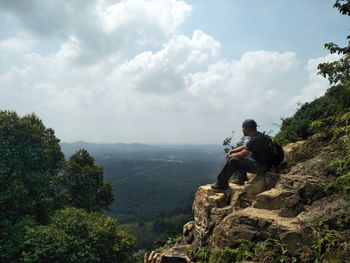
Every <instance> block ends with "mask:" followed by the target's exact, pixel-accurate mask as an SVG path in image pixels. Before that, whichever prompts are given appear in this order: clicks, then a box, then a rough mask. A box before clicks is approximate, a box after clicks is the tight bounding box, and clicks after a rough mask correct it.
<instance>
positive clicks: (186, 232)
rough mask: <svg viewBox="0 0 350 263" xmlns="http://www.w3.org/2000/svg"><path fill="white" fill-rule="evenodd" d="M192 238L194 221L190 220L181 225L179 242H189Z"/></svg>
mask: <svg viewBox="0 0 350 263" xmlns="http://www.w3.org/2000/svg"><path fill="white" fill-rule="evenodd" d="M193 239H194V221H190V222H188V223H186V224H185V225H184V226H183V230H182V239H181V241H180V243H181V244H191V243H192V242H193Z"/></svg>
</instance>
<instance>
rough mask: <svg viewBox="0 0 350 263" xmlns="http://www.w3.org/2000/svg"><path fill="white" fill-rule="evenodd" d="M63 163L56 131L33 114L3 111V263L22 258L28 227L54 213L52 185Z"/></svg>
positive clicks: (0, 217)
mask: <svg viewBox="0 0 350 263" xmlns="http://www.w3.org/2000/svg"><path fill="white" fill-rule="evenodd" d="M63 162H64V156H63V153H62V152H61V149H60V145H59V140H58V139H57V138H56V137H55V134H54V131H53V130H52V129H48V128H46V127H45V126H44V124H43V122H42V121H41V120H40V119H39V118H38V117H37V116H35V115H34V114H30V115H26V116H24V117H19V116H18V115H17V114H16V113H15V112H13V111H0V251H1V253H0V261H1V262H10V261H11V262H13V261H14V259H15V258H19V253H20V247H21V244H22V239H23V235H24V233H25V227H26V226H27V225H33V224H35V223H36V222H39V223H45V222H47V221H48V219H49V217H50V214H51V213H52V212H53V210H54V207H53V198H52V196H51V189H50V181H51V180H52V178H54V177H55V176H56V175H57V173H58V171H59V170H60V168H61V167H62V165H63Z"/></svg>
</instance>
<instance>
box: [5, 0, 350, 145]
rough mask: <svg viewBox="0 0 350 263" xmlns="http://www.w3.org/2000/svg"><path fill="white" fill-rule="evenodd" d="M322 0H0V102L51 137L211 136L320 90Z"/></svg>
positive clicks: (275, 115) (293, 105)
mask: <svg viewBox="0 0 350 263" xmlns="http://www.w3.org/2000/svg"><path fill="white" fill-rule="evenodd" d="M333 3H334V2H333V1H329V0H308V1H305V0H295V1H287V0H266V1H261V0H251V1H246V0H216V1H214V0H147V1H146V0H144V1H143V0H120V1H113V0H89V1H87V0H46V1H39V0H11V1H9V0H0V109H1V110H14V111H16V112H17V113H18V114H19V115H20V116H24V115H26V114H29V113H32V112H34V113H35V114H36V115H37V116H39V118H41V119H42V120H43V122H44V124H45V125H46V127H50V128H53V129H54V130H55V133H56V136H57V137H58V138H59V139H61V141H63V142H75V141H87V142H95V143H147V144H221V143H222V141H223V139H224V138H225V137H227V136H229V135H230V134H231V132H232V131H234V135H235V136H234V140H239V139H240V137H241V136H242V134H241V123H242V122H243V121H244V120H245V119H247V118H253V119H255V120H256V121H257V123H258V125H259V129H260V130H261V131H266V132H272V134H274V133H276V132H278V130H279V125H280V124H281V118H286V117H289V116H291V115H292V114H293V113H294V112H295V111H296V109H297V108H298V107H299V106H298V105H300V103H305V102H309V101H312V100H313V99H315V98H317V97H319V96H322V95H323V94H324V93H325V91H326V90H327V88H328V87H329V84H328V81H327V80H326V79H324V78H322V77H321V76H320V75H318V74H317V65H318V64H319V63H321V62H325V61H333V60H335V59H337V58H339V57H338V56H337V55H330V54H329V53H328V51H327V50H325V49H324V48H323V45H324V43H326V42H331V41H333V42H335V43H337V44H339V45H343V46H344V45H346V36H347V35H348V34H349V28H350V27H349V25H350V23H349V17H348V16H342V15H341V14H339V13H338V11H337V9H335V8H333V7H332V6H333Z"/></svg>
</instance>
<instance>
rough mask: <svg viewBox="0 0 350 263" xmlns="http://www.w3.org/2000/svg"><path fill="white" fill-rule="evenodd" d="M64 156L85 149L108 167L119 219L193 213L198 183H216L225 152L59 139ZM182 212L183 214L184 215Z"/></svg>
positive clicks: (106, 174) (206, 147)
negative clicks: (182, 212) (193, 202)
mask: <svg viewBox="0 0 350 263" xmlns="http://www.w3.org/2000/svg"><path fill="white" fill-rule="evenodd" d="M61 148H62V151H63V153H64V154H65V156H66V158H68V157H69V156H70V155H72V154H73V153H74V152H76V151H77V150H79V149H81V148H84V149H86V150H88V151H89V153H90V154H91V155H92V156H93V157H94V158H95V161H96V163H97V164H98V165H100V166H102V167H103V168H104V178H105V180H107V181H110V182H112V184H113V189H114V193H115V202H114V203H113V205H112V206H111V209H110V214H111V215H113V216H115V217H117V218H118V220H120V221H121V222H131V221H135V222H136V221H143V220H152V219H155V218H157V216H158V215H159V214H160V213H162V214H163V215H164V214H167V215H169V216H171V215H172V214H177V213H179V211H185V212H186V213H190V212H191V205H192V201H193V197H194V193H195V190H196V189H197V187H198V186H200V185H202V184H205V183H210V182H213V181H215V178H216V175H217V173H218V172H219V170H220V168H221V167H222V164H223V161H224V156H225V153H224V151H223V148H224V147H223V146H221V145H146V144H136V143H135V144H124V143H114V144H95V143H87V142H82V141H80V142H76V143H61ZM185 212H184V213H185Z"/></svg>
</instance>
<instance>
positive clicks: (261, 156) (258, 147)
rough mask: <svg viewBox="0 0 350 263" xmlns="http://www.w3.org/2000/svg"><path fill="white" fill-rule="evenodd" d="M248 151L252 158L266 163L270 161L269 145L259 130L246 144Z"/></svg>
mask: <svg viewBox="0 0 350 263" xmlns="http://www.w3.org/2000/svg"><path fill="white" fill-rule="evenodd" d="M246 148H247V150H248V151H250V152H251V153H252V158H253V159H254V160H256V161H257V162H260V163H264V164H268V163H269V162H270V160H269V157H270V147H269V144H268V140H267V139H266V138H265V136H264V135H263V134H262V133H261V132H257V134H256V135H255V136H252V137H251V138H250V140H249V141H248V142H247V144H246Z"/></svg>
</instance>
